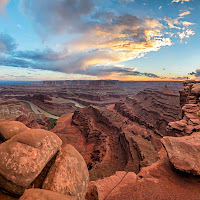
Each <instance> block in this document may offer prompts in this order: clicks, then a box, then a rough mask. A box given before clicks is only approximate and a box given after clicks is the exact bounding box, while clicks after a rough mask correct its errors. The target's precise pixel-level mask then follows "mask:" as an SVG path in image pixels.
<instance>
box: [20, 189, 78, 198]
mask: <svg viewBox="0 0 200 200" xmlns="http://www.w3.org/2000/svg"><path fill="white" fill-rule="evenodd" d="M19 200H76V198H75V197H72V196H69V195H62V194H59V193H57V192H53V191H50V190H43V189H28V190H26V191H25V192H24V194H23V195H22V196H21V198H20V199H19Z"/></svg>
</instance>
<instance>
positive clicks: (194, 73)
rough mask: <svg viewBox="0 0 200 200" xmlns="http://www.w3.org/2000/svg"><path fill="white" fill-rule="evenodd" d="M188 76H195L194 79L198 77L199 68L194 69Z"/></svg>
mask: <svg viewBox="0 0 200 200" xmlns="http://www.w3.org/2000/svg"><path fill="white" fill-rule="evenodd" d="M189 75H195V77H200V68H198V69H196V70H195V72H191V73H189Z"/></svg>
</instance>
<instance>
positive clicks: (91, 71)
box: [75, 66, 159, 78]
mask: <svg viewBox="0 0 200 200" xmlns="http://www.w3.org/2000/svg"><path fill="white" fill-rule="evenodd" d="M75 73H76V74H84V75H90V76H99V77H104V76H110V75H112V74H113V73H115V75H118V76H146V77H152V78H159V76H158V75H156V74H153V73H146V72H145V73H142V72H139V71H135V68H132V69H131V68H126V67H116V66H97V67H93V66H90V67H88V68H87V69H85V70H77V71H76V72H75Z"/></svg>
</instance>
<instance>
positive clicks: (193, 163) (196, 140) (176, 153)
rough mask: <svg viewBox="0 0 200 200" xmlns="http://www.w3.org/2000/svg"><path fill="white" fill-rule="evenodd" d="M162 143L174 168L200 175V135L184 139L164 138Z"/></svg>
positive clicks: (196, 134)
mask: <svg viewBox="0 0 200 200" xmlns="http://www.w3.org/2000/svg"><path fill="white" fill-rule="evenodd" d="M162 143H163V145H164V147H165V149H166V151H167V154H168V157H169V160H170V162H171V163H172V164H173V166H174V167H175V168H176V169H178V170H180V171H183V172H187V173H191V174H193V175H200V133H199V132H198V133H193V134H192V135H190V136H183V137H164V138H163V139H162Z"/></svg>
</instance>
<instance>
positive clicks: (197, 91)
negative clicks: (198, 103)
mask: <svg viewBox="0 0 200 200" xmlns="http://www.w3.org/2000/svg"><path fill="white" fill-rule="evenodd" d="M191 94H193V95H196V96H200V83H196V84H194V85H193V86H192V90H191Z"/></svg>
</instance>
